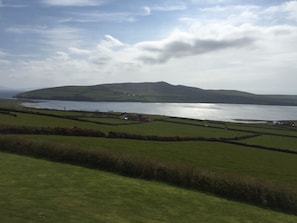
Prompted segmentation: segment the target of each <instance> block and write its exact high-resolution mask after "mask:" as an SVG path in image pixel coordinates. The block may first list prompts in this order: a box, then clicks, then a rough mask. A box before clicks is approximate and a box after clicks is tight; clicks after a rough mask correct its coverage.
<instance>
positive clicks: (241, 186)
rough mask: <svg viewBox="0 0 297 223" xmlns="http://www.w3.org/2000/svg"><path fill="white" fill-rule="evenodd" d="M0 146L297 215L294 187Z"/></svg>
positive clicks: (120, 157)
mask: <svg viewBox="0 0 297 223" xmlns="http://www.w3.org/2000/svg"><path fill="white" fill-rule="evenodd" d="M0 145H1V146H0V150H1V151H5V152H11V153H16V154H22V155H27V156H33V157H38V158H44V159H48V160H52V161H57V162H64V163H70V164H74V165H80V166H85V167H89V168H96V169H102V170H106V171H111V172H116V173H119V174H122V175H125V176H130V177H137V178H142V179H147V180H157V181H162V182H166V183H169V184H172V185H176V186H181V187H185V188H191V189H197V190H200V191H204V192H208V193H212V194H215V195H219V196H222V197H225V198H228V199H233V200H238V201H243V202H248V203H252V204H256V205H259V206H262V207H266V208H272V209H276V210H281V211H285V212H289V213H292V214H296V215H297V190H296V188H290V187H288V186H284V185H274V184H269V183H264V182H261V181H259V180H257V179H255V178H249V177H240V176H230V175H218V174H215V173H213V172H208V171H202V170H199V169H197V168H195V167H193V166H191V165H185V164H184V165H182V164H177V163H175V164H172V163H163V162H160V161H157V160H153V159H149V158H147V157H144V156H136V155H129V154H120V153H115V152H111V151H108V150H104V149H100V148H96V149H86V148H80V147H73V146H70V145H60V144H55V143H49V142H47V143H42V142H38V141H32V140H28V139H24V138H21V137H9V136H0Z"/></svg>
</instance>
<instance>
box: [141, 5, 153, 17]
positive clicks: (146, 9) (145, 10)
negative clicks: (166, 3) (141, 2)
mask: <svg viewBox="0 0 297 223" xmlns="http://www.w3.org/2000/svg"><path fill="white" fill-rule="evenodd" d="M143 10H144V15H145V16H146V15H150V14H151V9H150V7H148V6H144V7H143Z"/></svg>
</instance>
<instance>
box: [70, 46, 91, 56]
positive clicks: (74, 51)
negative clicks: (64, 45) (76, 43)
mask: <svg viewBox="0 0 297 223" xmlns="http://www.w3.org/2000/svg"><path fill="white" fill-rule="evenodd" d="M68 50H69V52H70V53H71V54H77V55H89V54H90V53H91V50H86V49H80V48H76V47H69V48H68Z"/></svg>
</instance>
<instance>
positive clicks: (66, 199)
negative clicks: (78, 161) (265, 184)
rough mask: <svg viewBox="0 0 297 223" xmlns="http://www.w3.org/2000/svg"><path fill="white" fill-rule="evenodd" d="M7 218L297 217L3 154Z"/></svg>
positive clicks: (176, 219)
mask: <svg viewBox="0 0 297 223" xmlns="http://www.w3.org/2000/svg"><path fill="white" fill-rule="evenodd" d="M0 166H1V168H0V176H1V181H0V186H1V190H0V196H1V199H0V204H1V209H0V216H1V222H14V223H18V222H20V223H23V222H57V223H58V222H73V223H74V222H79V223H81V222H96V223H97V222H111V223H113V222H114V223H119V222H143V223H147V222H179V223H180V222H185V223H188V222H205V223H207V222H210V223H212V222H213V223H216V222H218V221H220V222H261V223H265V222H267V223H268V222H270V223H273V222H275V223H278V222H287V223H291V222H292V223H293V222H296V218H297V217H296V216H293V215H288V214H283V213H279V212H274V211H270V210H267V209H261V208H257V207H255V206H251V205H246V204H243V203H238V202H232V201H228V200H225V199H221V198H217V197H213V196H210V195H206V194H203V193H199V192H196V191H191V190H185V189H180V188H176V187H171V186H168V185H166V184H160V183H157V182H151V181H144V180H137V179H131V178H127V177H122V176H118V175H114V174H111V173H106V172H102V171H98V170H90V169H86V168H81V167H76V166H71V165H66V164H59V163H52V162H48V161H45V160H37V159H32V158H28V157H22V156H18V155H13V154H6V153H0Z"/></svg>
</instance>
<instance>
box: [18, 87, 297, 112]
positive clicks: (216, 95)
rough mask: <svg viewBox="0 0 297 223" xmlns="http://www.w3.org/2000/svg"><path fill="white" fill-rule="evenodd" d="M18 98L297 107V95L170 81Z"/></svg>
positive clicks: (26, 94) (55, 90) (42, 92)
mask: <svg viewBox="0 0 297 223" xmlns="http://www.w3.org/2000/svg"><path fill="white" fill-rule="evenodd" d="M17 97H18V98H25V99H42V100H68V101H114V102H115V101H117V102H128V101H129V102H176V103H180V102H185V103H186V102H187V103H203V102H205V103H232V104H262V105H294V106H297V95H256V94H251V93H247V92H241V91H233V90H203V89H200V88H195V87H187V86H183V85H171V84H168V83H166V82H155V83H150V82H146V83H120V84H102V85H94V86H64V87H55V88H45V89H40V90H34V91H28V92H24V93H20V94H18V95H17Z"/></svg>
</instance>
